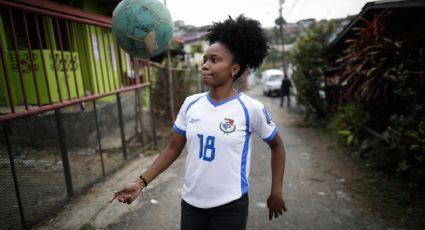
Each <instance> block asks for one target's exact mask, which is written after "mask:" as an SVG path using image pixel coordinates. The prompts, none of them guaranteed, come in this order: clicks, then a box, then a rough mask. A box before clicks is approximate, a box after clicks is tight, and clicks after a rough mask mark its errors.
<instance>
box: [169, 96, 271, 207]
mask: <svg viewBox="0 0 425 230" xmlns="http://www.w3.org/2000/svg"><path fill="white" fill-rule="evenodd" d="M173 128H174V130H175V131H176V132H178V133H180V134H182V135H185V136H186V139H187V145H186V149H187V151H188V154H187V158H186V165H185V181H184V186H183V192H182V197H183V199H184V200H185V201H186V202H187V203H189V204H191V205H193V206H195V207H198V208H211V207H217V206H220V205H223V204H226V203H228V202H231V201H233V200H236V199H238V198H240V197H241V196H242V195H243V194H245V193H247V192H248V175H249V168H250V158H251V147H252V135H251V134H252V133H253V132H254V133H256V134H257V135H259V136H260V137H261V138H262V139H263V140H264V141H266V142H268V141H270V140H272V139H273V138H274V136H275V135H276V132H277V129H276V125H275V124H274V123H273V121H272V119H271V117H270V115H269V114H268V113H267V111H266V109H265V108H264V106H263V104H262V103H261V102H259V101H257V100H255V99H253V98H251V97H249V96H247V95H245V94H244V93H240V92H239V93H238V94H237V95H236V96H234V97H231V98H229V99H227V100H225V101H222V102H219V103H216V102H214V101H213V100H212V99H211V98H210V97H209V95H208V93H201V94H195V95H192V96H190V97H187V98H186V100H185V101H184V103H183V105H182V107H181V108H180V112H179V114H178V115H177V119H176V121H175V123H174V125H173Z"/></svg>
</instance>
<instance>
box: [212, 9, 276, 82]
mask: <svg viewBox="0 0 425 230" xmlns="http://www.w3.org/2000/svg"><path fill="white" fill-rule="evenodd" d="M206 39H207V41H208V42H209V44H210V45H211V44H213V43H216V42H219V43H221V44H223V45H224V46H226V47H227V49H229V50H230V52H231V53H232V54H233V56H234V60H233V61H234V62H235V63H238V64H239V65H240V70H239V73H238V74H237V75H236V78H235V79H237V78H238V77H240V76H241V75H242V73H243V72H244V71H245V70H246V68H247V67H249V68H258V67H260V65H261V63H262V62H263V60H264V58H265V57H266V56H267V55H268V53H269V52H268V49H269V46H268V44H267V38H266V36H265V32H264V29H263V28H262V27H261V24H260V22H258V21H257V20H253V19H250V18H246V17H245V16H244V15H239V16H238V17H237V18H236V20H234V19H232V18H231V17H230V16H229V19H227V20H225V21H224V22H218V23H214V24H213V26H212V28H211V29H209V30H208V33H207V35H206Z"/></svg>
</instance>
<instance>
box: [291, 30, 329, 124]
mask: <svg viewBox="0 0 425 230" xmlns="http://www.w3.org/2000/svg"><path fill="white" fill-rule="evenodd" d="M332 31H333V24H332V23H328V24H326V25H314V26H313V27H311V28H310V29H309V30H307V31H306V32H304V33H303V34H302V35H301V36H300V37H299V38H298V39H297V41H296V43H295V44H294V48H293V49H292V51H291V52H290V59H291V61H292V63H293V64H294V73H293V81H294V83H295V86H296V88H297V95H296V97H297V102H298V103H299V104H302V105H304V106H305V107H306V108H307V113H308V114H316V115H318V116H323V115H324V108H323V99H322V98H321V96H320V93H319V92H320V90H321V85H322V83H323V82H324V76H323V73H322V69H325V68H326V67H327V66H329V63H330V62H329V59H330V58H329V52H327V50H326V48H327V46H328V43H329V37H330V35H331V33H332Z"/></svg>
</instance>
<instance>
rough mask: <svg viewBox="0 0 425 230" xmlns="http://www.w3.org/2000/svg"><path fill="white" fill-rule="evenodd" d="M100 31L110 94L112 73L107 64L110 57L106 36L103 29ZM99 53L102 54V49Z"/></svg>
mask: <svg viewBox="0 0 425 230" xmlns="http://www.w3.org/2000/svg"><path fill="white" fill-rule="evenodd" d="M99 29H100V35H101V36H100V38H101V40H102V46H103V54H104V55H105V59H104V60H105V66H106V68H105V71H106V75H107V76H104V77H107V79H108V92H110V91H111V79H110V78H111V77H110V73H111V72H112V71H109V70H108V64H107V62H108V56H107V52H106V45H105V36H104V35H103V31H102V28H99ZM96 34H97V33H96ZM109 52H111V51H110V50H109ZM99 53H100V48H99ZM100 63H102V62H100ZM102 69H103V68H102ZM102 76H103V72H102ZM105 88H106V87H105ZM105 91H106V89H105Z"/></svg>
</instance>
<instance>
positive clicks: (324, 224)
mask: <svg viewBox="0 0 425 230" xmlns="http://www.w3.org/2000/svg"><path fill="white" fill-rule="evenodd" d="M248 94H249V95H251V96H253V97H255V98H257V99H259V100H260V101H262V102H263V103H264V104H265V106H266V107H267V109H268V111H269V112H270V114H271V115H272V117H273V120H274V122H275V123H276V124H277V126H278V128H279V133H280V134H281V136H282V138H283V140H284V143H285V147H286V156H287V162H286V171H285V178H284V180H285V184H284V195H285V200H286V203H287V207H288V212H287V213H285V214H284V215H283V216H281V217H280V218H278V219H275V220H272V221H269V220H268V210H267V208H266V199H267V197H268V195H269V192H270V186H271V169H270V151H269V148H268V146H267V145H266V144H265V143H264V142H263V141H262V140H261V139H259V138H258V137H254V142H253V152H252V161H251V174H250V193H249V198H250V208H249V219H248V227H247V228H248V229H261V230H267V229H389V228H390V227H389V226H388V225H386V224H385V223H384V222H383V221H382V220H379V219H376V218H374V215H373V213H371V212H370V211H368V210H364V209H362V205H361V203H362V202H361V201H357V200H355V199H354V198H352V196H351V194H350V191H349V189H347V184H349V183H350V182H351V181H352V180H353V179H354V178H355V177H356V176H358V175H359V174H358V169H356V168H355V166H354V164H353V163H352V161H351V159H349V157H347V154H345V153H343V152H341V151H339V150H337V149H334V148H332V147H331V146H332V144H331V143H330V142H329V141H328V140H327V139H326V138H323V137H321V136H319V135H318V134H317V133H315V132H314V131H313V130H311V129H310V128H308V127H304V126H302V125H301V117H300V116H299V115H298V114H296V113H294V112H293V111H292V110H288V109H286V108H285V109H281V108H280V107H279V106H278V104H279V98H270V97H264V96H263V95H262V94H261V91H260V89H259V88H254V89H252V90H250V91H249V92H248ZM154 157H155V156H153V157H146V158H138V159H135V160H133V161H131V162H129V163H128V165H127V166H126V167H125V168H124V169H123V170H121V171H119V172H117V173H116V174H114V175H113V176H111V177H110V178H108V179H107V180H106V181H105V182H102V183H99V184H98V185H96V186H95V187H94V188H92V189H91V190H90V191H89V192H88V193H87V194H84V195H82V196H80V197H79V198H77V199H75V200H73V201H72V202H71V203H70V204H69V205H67V206H66V207H65V208H64V210H63V211H62V212H60V213H58V215H57V216H56V217H55V218H53V219H51V220H49V221H48V222H46V223H45V224H44V225H43V226H39V227H37V228H35V229H79V228H80V227H81V226H83V225H84V224H86V225H85V226H93V227H94V228H96V229H145V230H158V229H179V223H180V200H181V198H180V193H181V188H182V184H183V172H184V158H185V152H183V153H182V155H181V157H180V158H179V159H178V160H177V161H176V162H175V163H174V164H173V165H172V166H171V167H170V168H169V169H168V170H167V171H166V172H165V173H163V174H161V175H160V176H159V177H158V178H157V179H156V180H155V181H153V182H152V183H151V184H150V185H149V189H147V190H146V191H145V193H144V194H143V195H142V196H141V197H140V198H141V199H138V200H136V201H135V202H134V203H133V204H132V205H130V206H127V205H123V204H121V203H119V202H114V203H112V204H107V200H108V198H109V197H110V195H111V194H112V191H114V190H116V189H117V188H118V187H119V186H120V185H122V184H123V183H126V182H128V181H132V180H134V179H135V178H137V176H138V175H139V174H140V173H141V172H142V171H143V170H144V169H145V168H146V167H148V165H149V164H150V163H151V162H152V161H153V160H154Z"/></svg>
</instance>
